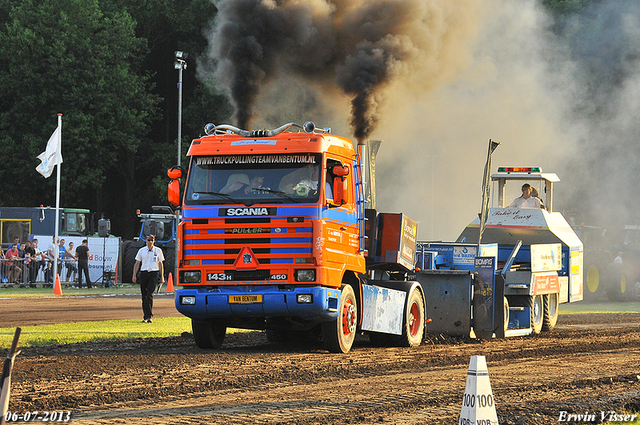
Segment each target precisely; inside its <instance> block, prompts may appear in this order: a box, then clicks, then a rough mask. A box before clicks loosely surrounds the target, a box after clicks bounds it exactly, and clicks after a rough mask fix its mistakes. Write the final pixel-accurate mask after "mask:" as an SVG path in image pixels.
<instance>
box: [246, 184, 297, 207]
mask: <svg viewBox="0 0 640 425" xmlns="http://www.w3.org/2000/svg"><path fill="white" fill-rule="evenodd" d="M253 190H254V191H255V192H267V193H273V194H275V195H278V196H280V197H282V198H287V199H288V200H290V201H291V202H295V203H298V204H299V203H300V200H299V199H296V198H292V197H291V196H289V195H287V194H286V193H284V192H282V191H280V190H273V189H269V188H266V187H256V188H255V189H253Z"/></svg>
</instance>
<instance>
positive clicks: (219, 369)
mask: <svg viewBox="0 0 640 425" xmlns="http://www.w3.org/2000/svg"><path fill="white" fill-rule="evenodd" d="M160 298H161V299H164V300H166V301H172V300H169V299H168V298H170V297H165V298H162V297H160ZM136 301H138V300H136ZM166 301H161V302H166ZM138 302H139V301H138ZM3 303H4V300H3ZM134 304H135V309H136V310H137V309H139V304H138V303H134ZM158 311H159V310H157V311H156V313H158ZM171 313H173V312H171ZM132 314H139V313H138V312H137V311H134V312H133V313H132ZM118 315H119V316H120V317H121V316H122V315H123V312H122V311H118ZM3 316H4V315H3ZM156 316H158V314H156ZM134 317H137V316H134ZM3 319H4V317H3ZM151 326H152V325H151ZM227 337H228V338H227V340H226V341H225V344H224V345H223V347H222V349H221V350H219V351H203V350H199V349H198V348H196V347H195V346H194V343H193V340H192V338H191V335H189V334H185V335H183V336H182V337H176V338H158V339H145V340H128V341H119V342H96V343H83V344H72V345H66V346H54V347H46V348H25V349H23V352H22V354H20V356H19V357H18V358H17V360H16V365H15V368H14V373H13V385H12V397H11V404H10V407H9V410H10V411H16V412H25V411H31V410H39V411H52V410H65V411H66V410H69V411H71V412H72V419H73V423H74V424H90V423H91V424H93V423H100V424H112V423H127V424H147V423H154V424H201V423H220V424H227V423H237V424H245V423H257V424H265V423H297V424H325V423H362V424H369V423H394V424H398V423H402V424H455V423H457V422H458V417H459V414H460V408H461V401H462V395H463V393H464V387H465V382H466V374H467V369H468V364H469V359H470V356H472V355H484V356H486V358H487V363H488V368H489V375H490V379H491V386H492V389H493V394H494V396H495V399H496V406H497V412H498V417H499V419H500V423H504V424H550V423H557V422H558V417H559V414H560V413H561V412H562V411H568V412H570V413H582V414H584V413H585V412H586V411H588V412H590V413H593V414H595V415H596V417H597V419H598V421H596V422H593V421H592V422H588V423H600V418H601V411H602V412H605V414H606V412H607V411H610V410H616V411H618V412H619V411H620V410H621V409H626V410H630V411H635V412H638V411H640V314H596V315H569V316H561V317H560V323H559V326H558V328H557V329H556V331H554V332H552V333H550V334H543V335H541V336H537V337H524V338H514V339H509V340H503V341H498V340H495V341H487V342H478V341H461V340H453V339H449V338H443V337H438V336H434V337H433V338H431V339H430V340H429V342H428V343H426V344H424V345H422V346H420V347H417V348H411V349H409V348H373V347H371V346H370V344H369V342H368V339H367V338H366V337H361V338H359V339H358V340H357V341H356V345H355V347H354V349H353V350H352V352H350V353H348V354H344V355H336V354H328V353H327V352H325V351H324V350H323V349H322V345H321V344H317V345H312V346H306V347H276V346H272V345H269V344H268V342H267V340H266V338H265V337H264V335H263V334H262V333H259V332H252V333H249V334H233V335H227ZM605 422H606V421H605ZM574 423H576V422H574ZM578 423H586V422H578Z"/></svg>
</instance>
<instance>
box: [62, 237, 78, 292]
mask: <svg viewBox="0 0 640 425" xmlns="http://www.w3.org/2000/svg"><path fill="white" fill-rule="evenodd" d="M76 260H77V258H76V255H75V252H74V250H73V242H69V248H67V249H66V251H65V252H64V263H65V266H66V267H67V280H66V281H67V282H75V281H76V274H77V271H78V268H77V267H76ZM71 273H73V280H72V281H70V280H69V278H70V277H71Z"/></svg>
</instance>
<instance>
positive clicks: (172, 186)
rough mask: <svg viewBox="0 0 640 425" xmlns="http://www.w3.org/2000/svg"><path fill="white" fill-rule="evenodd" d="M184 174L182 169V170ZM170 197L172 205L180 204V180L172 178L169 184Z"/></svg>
mask: <svg viewBox="0 0 640 425" xmlns="http://www.w3.org/2000/svg"><path fill="white" fill-rule="evenodd" d="M180 173H181V174H182V170H180ZM167 189H168V198H169V204H171V206H172V207H174V208H175V207H177V206H179V205H180V180H171V182H170V183H169V186H168V188H167Z"/></svg>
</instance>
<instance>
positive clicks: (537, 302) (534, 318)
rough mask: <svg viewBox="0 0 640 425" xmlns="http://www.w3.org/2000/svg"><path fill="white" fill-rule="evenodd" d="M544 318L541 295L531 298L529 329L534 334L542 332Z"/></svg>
mask: <svg viewBox="0 0 640 425" xmlns="http://www.w3.org/2000/svg"><path fill="white" fill-rule="evenodd" d="M543 318H544V301H543V300H542V295H536V296H534V297H532V298H531V329H532V331H533V333H534V334H539V333H540V331H541V330H542V322H543V321H544V320H543Z"/></svg>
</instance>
